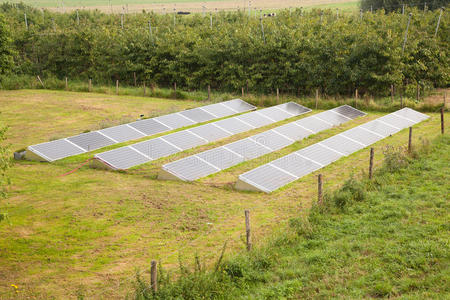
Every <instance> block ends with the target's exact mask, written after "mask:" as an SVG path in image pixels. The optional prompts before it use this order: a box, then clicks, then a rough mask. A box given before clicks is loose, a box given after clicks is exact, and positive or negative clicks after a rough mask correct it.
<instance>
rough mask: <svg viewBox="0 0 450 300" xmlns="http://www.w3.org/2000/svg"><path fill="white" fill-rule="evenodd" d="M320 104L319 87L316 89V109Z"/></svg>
mask: <svg viewBox="0 0 450 300" xmlns="http://www.w3.org/2000/svg"><path fill="white" fill-rule="evenodd" d="M318 105H319V89H316V109H317V106H318Z"/></svg>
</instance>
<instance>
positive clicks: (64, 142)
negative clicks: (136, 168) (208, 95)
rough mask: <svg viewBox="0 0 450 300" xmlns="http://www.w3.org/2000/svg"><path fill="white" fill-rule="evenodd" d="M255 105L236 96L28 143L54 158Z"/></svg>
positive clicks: (194, 122)
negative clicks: (112, 125) (73, 134)
mask: <svg viewBox="0 0 450 300" xmlns="http://www.w3.org/2000/svg"><path fill="white" fill-rule="evenodd" d="M254 109H256V107H255V106H253V105H251V104H248V103H247V102H245V101H243V100H241V99H234V100H229V101H225V102H221V103H216V104H210V105H206V106H202V107H197V108H193V109H188V110H185V111H181V112H176V113H172V114H168V115H164V116H160V117H156V118H151V119H145V120H139V121H136V122H132V123H129V124H123V125H118V126H114V127H110V128H105V129H101V130H97V131H92V132H89V133H83V134H80V135H76V136H73V137H69V138H64V139H59V140H55V141H51V142H46V143H42V144H37V145H32V146H29V147H28V150H29V151H32V152H34V153H35V154H37V155H38V156H40V157H42V158H43V159H45V160H47V161H49V162H52V161H55V160H58V159H62V158H65V157H69V156H72V155H77V154H81V153H85V152H89V151H92V150H96V149H99V148H102V147H105V146H110V145H114V144H117V143H122V142H126V141H131V140H135V139H139V138H142V137H146V136H150V135H154V134H158V133H162V132H166V131H170V130H174V129H178V128H181V127H185V126H190V125H194V124H198V123H202V122H206V121H210V120H214V119H219V118H223V117H227V116H231V115H234V114H238V113H243V112H247V111H250V110H254Z"/></svg>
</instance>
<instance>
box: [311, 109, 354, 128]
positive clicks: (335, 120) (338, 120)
mask: <svg viewBox="0 0 450 300" xmlns="http://www.w3.org/2000/svg"><path fill="white" fill-rule="evenodd" d="M316 117H317V118H319V119H321V120H323V121H326V122H328V123H331V124H333V125H335V126H337V125H341V124H343V123H345V122H348V121H349V120H351V119H350V118H348V117H345V116H343V115H341V114H338V113H335V112H333V111H331V110H328V111H324V112H321V113H319V114H317V115H316Z"/></svg>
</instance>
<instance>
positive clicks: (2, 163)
mask: <svg viewBox="0 0 450 300" xmlns="http://www.w3.org/2000/svg"><path fill="white" fill-rule="evenodd" d="M7 130H8V128H7V127H0V198H4V197H5V196H6V187H7V185H8V184H9V178H8V176H7V171H8V169H9V168H10V166H11V156H10V153H9V145H7V144H6V131H7ZM5 216H6V215H5V213H2V212H1V211H0V221H2V220H3V219H4V218H5Z"/></svg>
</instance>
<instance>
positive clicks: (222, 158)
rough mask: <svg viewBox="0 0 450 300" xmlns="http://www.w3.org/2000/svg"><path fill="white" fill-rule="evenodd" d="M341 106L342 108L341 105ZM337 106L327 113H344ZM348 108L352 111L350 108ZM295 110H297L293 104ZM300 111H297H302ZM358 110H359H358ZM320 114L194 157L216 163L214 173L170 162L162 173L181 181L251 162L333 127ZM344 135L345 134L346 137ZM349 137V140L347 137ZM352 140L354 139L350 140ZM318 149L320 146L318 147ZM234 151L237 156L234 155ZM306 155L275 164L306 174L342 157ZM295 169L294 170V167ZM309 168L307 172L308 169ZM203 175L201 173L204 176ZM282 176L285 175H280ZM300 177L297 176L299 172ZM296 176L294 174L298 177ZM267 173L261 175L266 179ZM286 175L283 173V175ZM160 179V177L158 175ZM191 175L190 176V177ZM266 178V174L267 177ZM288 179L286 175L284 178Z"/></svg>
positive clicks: (291, 171)
mask: <svg viewBox="0 0 450 300" xmlns="http://www.w3.org/2000/svg"><path fill="white" fill-rule="evenodd" d="M337 109H339V107H338V108H337ZM335 110H336V108H335V109H332V110H329V111H327V113H331V114H332V116H333V117H334V116H335V115H338V116H340V115H339V114H336V113H333V111H335ZM347 110H348V111H352V110H350V109H348V108H347ZM291 111H295V110H294V109H293V108H292V107H291ZM298 111H299V110H297V112H298ZM356 111H357V110H356ZM352 112H353V114H352V116H351V118H355V117H358V116H361V115H364V113H362V112H360V113H356V112H354V111H352ZM328 115H329V114H325V115H324V114H322V116H328ZM316 116H317V115H314V116H310V117H306V118H304V119H301V120H300V121H294V122H291V123H288V124H285V125H281V126H278V127H276V128H274V129H271V130H268V131H265V132H262V133H259V134H256V135H254V136H251V137H248V138H245V139H242V140H239V141H236V142H233V143H230V144H227V145H224V146H222V147H218V148H215V149H212V150H208V151H205V152H202V153H199V154H196V155H193V156H190V157H200V158H202V159H203V160H204V161H206V162H208V163H210V164H211V165H213V166H215V167H216V168H217V169H216V170H214V169H211V173H205V172H201V174H200V173H199V174H198V176H197V177H195V176H193V175H192V174H193V173H192V171H191V169H190V168H194V167H195V166H192V165H191V166H190V167H189V168H187V167H186V170H185V171H186V172H189V176H188V175H186V174H184V173H183V170H180V169H177V170H174V169H173V168H172V166H173V164H172V163H168V164H165V165H164V166H163V167H162V171H161V173H162V174H163V175H162V176H161V178H162V179H179V180H196V179H198V178H200V177H203V176H207V175H210V174H213V173H216V172H218V171H220V170H224V169H227V168H229V167H232V166H234V165H236V164H238V163H240V162H242V161H247V160H251V159H254V158H256V157H260V156H262V155H265V154H267V153H270V152H273V151H276V150H279V149H282V148H284V147H286V146H288V145H291V144H293V143H294V142H295V141H298V140H301V139H303V138H305V137H307V136H310V135H311V134H314V133H317V132H319V131H321V130H325V129H329V128H331V127H333V124H332V123H330V122H326V121H321V120H320V119H318V118H317V117H316ZM342 118H344V117H342ZM351 118H344V119H345V120H346V121H349V120H351ZM298 123H301V124H303V125H304V126H308V127H309V128H312V129H315V130H316V131H312V130H308V129H306V128H304V127H301V126H300V125H298ZM342 138H344V137H342ZM346 140H348V139H346ZM350 143H351V141H350ZM317 147H319V149H320V150H321V151H320V153H324V154H326V152H327V151H330V150H328V149H327V148H325V147H324V146H317ZM316 151H317V149H316ZM230 152H231V153H233V154H235V155H230ZM305 154H306V155H305V156H303V157H302V156H300V155H298V154H295V155H294V156H289V157H288V158H287V159H283V160H280V161H279V162H278V161H277V163H274V164H273V166H272V167H275V168H277V167H279V168H283V167H284V166H286V167H285V168H286V170H287V172H288V174H291V175H292V174H299V175H298V176H300V175H301V174H303V172H309V170H310V169H311V170H313V169H315V168H318V167H320V166H322V165H323V164H325V163H329V162H331V161H334V160H336V159H338V158H339V157H341V156H342V154H336V152H332V153H331V154H328V155H327V156H326V157H325V158H326V160H325V161H324V159H322V161H324V162H323V163H320V162H316V161H314V159H310V158H308V157H307V156H309V153H305ZM190 157H188V158H184V159H180V160H178V161H176V164H175V165H176V166H179V165H183V161H184V160H186V165H187V164H188V163H187V162H190V161H192V160H191V159H190ZM291 158H294V161H291V163H292V166H287V165H289V162H290V160H291ZM319 160H320V159H319ZM290 168H292V169H290ZM305 170H306V171H305ZM167 174H172V176H167ZM200 175H201V176H200ZM280 176H281V174H280ZM295 176H297V175H295ZM295 176H294V177H295ZM263 177H264V176H261V178H263ZM282 177H283V176H282ZM158 178H159V177H158ZM186 178H190V179H186ZM264 178H265V177H264ZM283 178H286V177H283ZM264 180H266V179H264ZM267 180H268V181H269V182H272V181H271V179H270V178H269V179H267Z"/></svg>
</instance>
